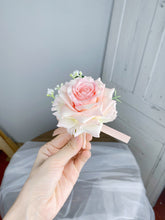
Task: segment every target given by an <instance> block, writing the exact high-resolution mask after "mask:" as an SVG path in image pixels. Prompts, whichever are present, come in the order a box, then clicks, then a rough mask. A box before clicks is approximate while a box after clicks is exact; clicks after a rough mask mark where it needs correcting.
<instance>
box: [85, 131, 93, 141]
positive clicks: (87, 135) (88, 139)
mask: <svg viewBox="0 0 165 220" xmlns="http://www.w3.org/2000/svg"><path fill="white" fill-rule="evenodd" d="M92 138H93V137H92V135H91V134H88V133H86V140H87V142H88V141H91V140H92Z"/></svg>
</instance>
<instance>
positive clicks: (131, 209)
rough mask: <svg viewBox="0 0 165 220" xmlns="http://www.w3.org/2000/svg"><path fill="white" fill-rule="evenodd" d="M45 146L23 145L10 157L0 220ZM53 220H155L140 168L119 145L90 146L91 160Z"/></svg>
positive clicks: (0, 193)
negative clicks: (40, 149) (40, 150)
mask: <svg viewBox="0 0 165 220" xmlns="http://www.w3.org/2000/svg"><path fill="white" fill-rule="evenodd" d="M43 144H44V142H26V143H25V144H24V145H23V146H22V147H21V148H20V149H19V150H18V151H17V152H16V153H15V155H14V156H13V157H12V159H11V161H10V164H9V166H8V167H7V169H6V172H5V175H4V178H3V181H2V185H1V189H0V211H1V215H2V217H4V215H5V214H6V212H7V211H8V210H9V208H10V207H11V205H12V204H13V203H14V201H15V199H16V197H17V195H18V193H19V192H20V190H21V188H22V186H23V184H24V183H25V181H26V179H27V177H28V175H29V173H30V170H31V168H32V165H33V162H34V160H35V158H36V155H37V152H38V150H39V148H40V147H41V146H42V145H43ZM55 219H56V220H61V219H65V220H69V219H73V220H100V219H102V220H154V219H155V218H154V213H153V210H152V208H151V206H150V204H149V201H148V199H147V197H146V194H145V189H144V186H143V183H142V180H141V176H140V171H139V167H138V165H137V163H136V161H135V159H134V157H133V155H132V153H131V152H130V151H129V149H128V147H127V145H125V144H122V143H105V142H104V143H98V142H93V143H92V157H91V158H90V159H89V161H88V162H87V164H86V165H85V167H84V168H83V170H82V172H81V174H80V177H79V179H78V181H77V183H76V185H75V187H74V189H73V191H72V193H71V194H70V196H69V198H68V200H67V201H66V203H65V204H64V206H63V208H62V209H61V210H60V212H59V213H58V215H57V216H56V218H55Z"/></svg>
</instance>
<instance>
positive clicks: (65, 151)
mask: <svg viewBox="0 0 165 220" xmlns="http://www.w3.org/2000/svg"><path fill="white" fill-rule="evenodd" d="M82 145H83V138H82V135H79V136H77V137H72V139H71V140H70V141H69V142H68V143H67V144H66V145H65V146H64V147H63V148H62V149H61V150H59V151H58V152H57V153H56V154H54V155H52V156H51V157H50V159H49V160H51V161H52V163H55V166H56V168H57V166H60V167H61V166H65V164H67V163H68V161H69V160H70V159H71V158H72V157H74V156H75V155H76V154H77V153H78V152H79V151H80V149H81V148H82Z"/></svg>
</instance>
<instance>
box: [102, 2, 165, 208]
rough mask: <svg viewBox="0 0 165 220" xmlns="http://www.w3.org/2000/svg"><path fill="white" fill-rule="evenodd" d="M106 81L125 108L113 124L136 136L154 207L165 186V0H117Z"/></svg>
mask: <svg viewBox="0 0 165 220" xmlns="http://www.w3.org/2000/svg"><path fill="white" fill-rule="evenodd" d="M102 79H103V81H104V82H105V83H106V85H107V86H110V87H115V88H116V89H117V92H118V94H119V95H121V100H122V103H121V104H120V103H119V104H118V105H117V110H118V118H117V119H116V120H115V122H113V123H111V124H110V125H111V126H112V127H114V128H117V129H118V130H120V131H123V132H125V133H127V134H128V135H130V136H132V139H131V141H130V143H129V147H130V149H131V150H132V152H133V154H134V155H135V157H136V159H137V162H138V164H139V166H140V169H141V174H142V178H143V181H144V184H145V187H146V189H147V194H148V197H149V199H150V201H151V203H152V204H154V203H155V201H156V200H157V198H158V196H159V194H160V192H161V190H162V189H163V187H164V184H165V1H164V0H163V1H157V0H145V1H144V0H115V1H114V3H113V10H112V14H111V21H110V28H109V35H108V42H107V48H106V54H105V60H104V68H103V75H102Z"/></svg>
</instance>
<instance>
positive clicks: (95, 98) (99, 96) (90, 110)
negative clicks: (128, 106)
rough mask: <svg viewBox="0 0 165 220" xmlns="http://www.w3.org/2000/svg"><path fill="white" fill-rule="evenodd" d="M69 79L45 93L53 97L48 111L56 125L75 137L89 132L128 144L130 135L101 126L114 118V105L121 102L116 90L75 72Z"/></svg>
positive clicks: (115, 112) (115, 114)
mask: <svg viewBox="0 0 165 220" xmlns="http://www.w3.org/2000/svg"><path fill="white" fill-rule="evenodd" d="M70 76H71V77H72V80H70V81H69V82H65V83H64V84H63V83H62V84H61V85H57V86H56V87H55V88H54V89H48V91H47V96H50V97H52V98H53V101H52V109H51V110H52V111H53V115H55V116H56V118H57V120H58V124H57V126H58V127H63V128H66V129H67V132H68V133H70V134H71V135H74V136H78V135H80V134H85V133H89V134H91V135H92V136H93V137H100V132H101V131H102V132H104V133H106V134H108V135H111V136H113V137H115V138H117V139H119V140H121V141H123V142H125V143H128V141H129V139H130V137H129V136H127V135H125V134H123V133H121V132H118V131H116V130H115V129H112V128H110V127H108V126H106V125H104V123H107V122H111V121H113V120H115V119H116V117H117V111H116V102H117V101H119V102H120V100H119V97H120V96H117V94H116V90H115V89H114V88H112V89H109V88H106V87H105V84H104V83H103V82H102V81H101V79H100V78H98V79H97V80H94V79H93V78H92V77H90V76H84V75H83V73H82V72H81V71H78V70H77V71H74V72H73V73H72V74H70ZM55 91H58V93H57V94H56V95H55Z"/></svg>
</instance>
